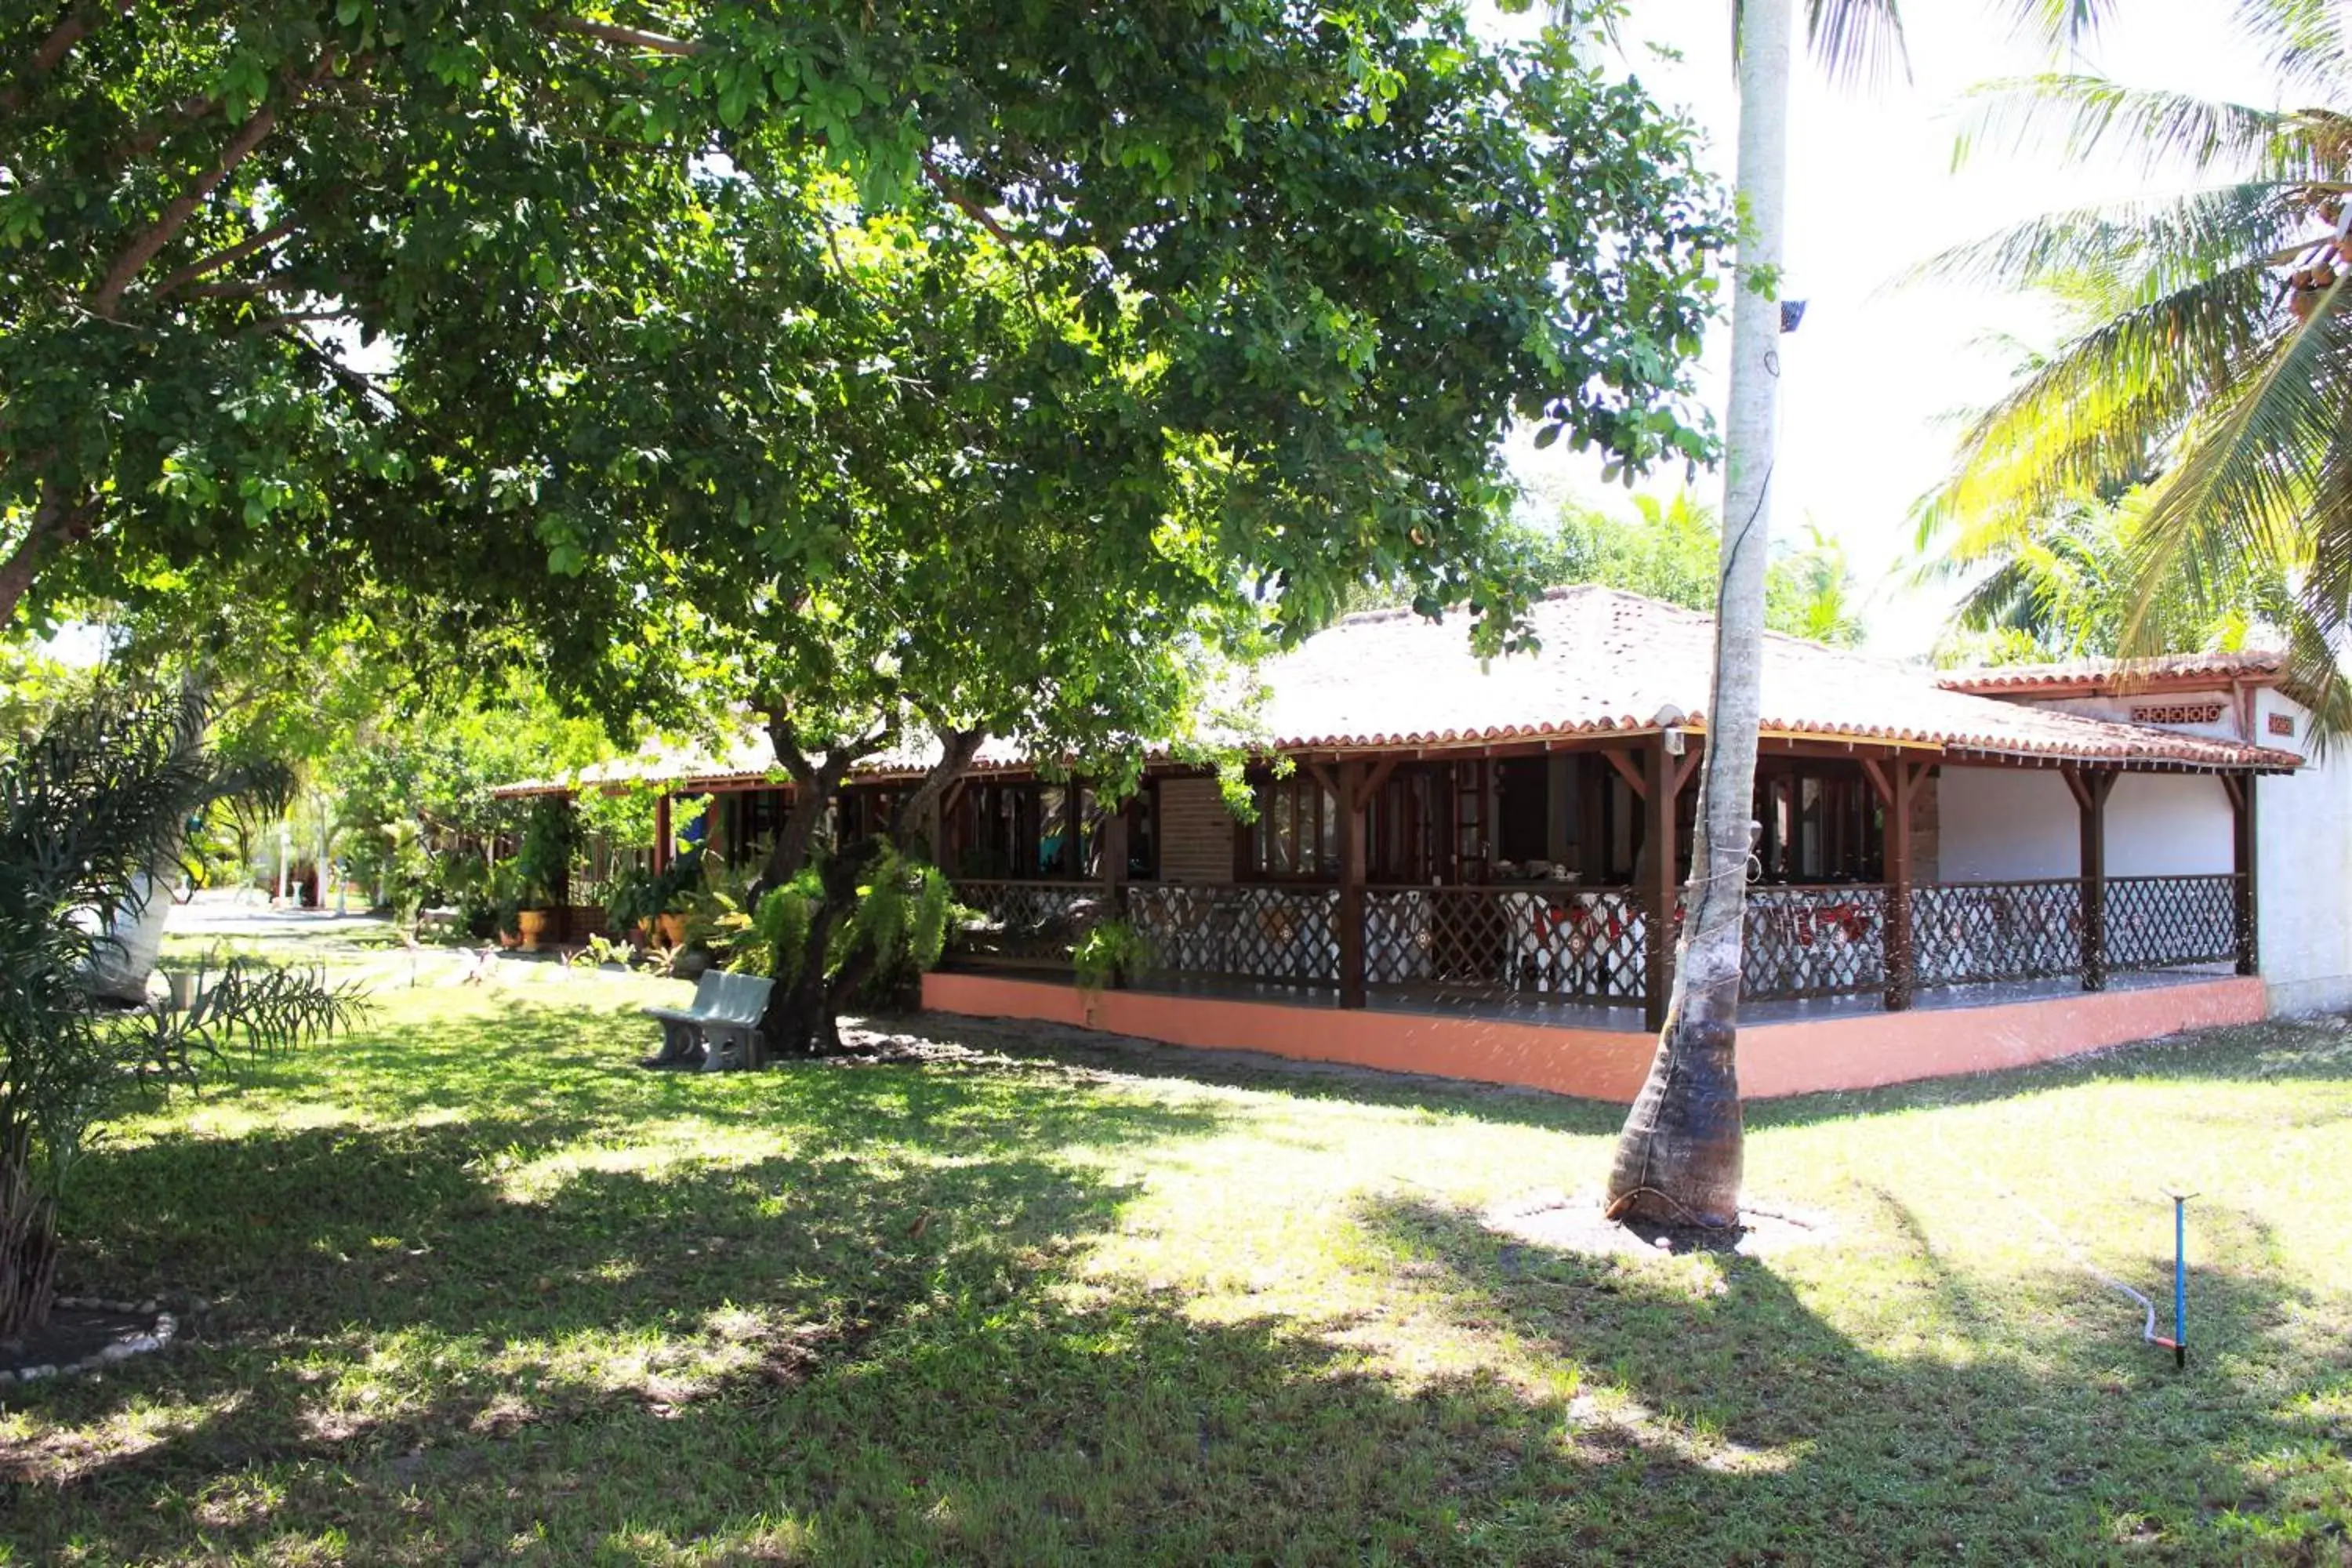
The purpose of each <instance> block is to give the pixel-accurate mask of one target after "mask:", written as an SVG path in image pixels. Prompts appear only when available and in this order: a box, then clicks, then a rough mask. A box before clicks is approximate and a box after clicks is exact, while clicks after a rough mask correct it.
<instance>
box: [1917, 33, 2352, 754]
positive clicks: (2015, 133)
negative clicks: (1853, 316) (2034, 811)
mask: <svg viewBox="0 0 2352 1568" xmlns="http://www.w3.org/2000/svg"><path fill="white" fill-rule="evenodd" d="M2237 19H2238V23H2239V25H2240V26H2241V27H2242V29H2243V31H2244V32H2245V33H2246V35H2247V36H2248V37H2249V39H2250V40H2251V41H2252V44H2253V45H2254V46H2255V47H2257V48H2259V49H2260V50H2262V51H2263V55H2264V57H2265V58H2267V59H2268V60H2269V61H2270V63H2271V65H2272V68H2273V74H2274V76H2275V78H2276V80H2277V87H2278V95H2279V100H2280V101H2282V102H2284V103H2286V104H2289V105H2292V107H2286V108H2266V107H2262V106H2258V105H2251V104H2239V103H2228V102H2215V101H2209V100H2200V99H2198V98H2195V97H2192V96H2189V95H2185V94H2180V93H2174V92H2164V91H2151V90H2146V89H2136V88H2133V87H2130V86H2128V85H2126V84H2124V83H2120V82H2117V81H2115V80H2112V79H2108V78H2106V77H2104V76H2098V75H2094V74H2085V73H2080V72H2074V73H2063V74H2050V75H2045V76H2041V77H2036V78H2032V79H2025V80H2021V81H2014V82H2007V83H2000V84H1995V85H1994V86H1993V87H1992V88H1990V89H1987V100H1986V102H1985V104H1984V106H1983V111H1982V114H1981V116H1980V118H1979V123H1977V124H1976V125H1974V126H1972V127H1971V128H1970V130H1969V132H1968V134H1967V137H1966V139H1965V140H1964V143H1963V147H1964V150H1966V149H1968V148H1969V147H1973V146H1976V145H1980V144H1983V143H1987V142H2022V143H2027V144H2031V145H2033V146H2036V147H2042V146H2047V147H2051V148H2053V149H2054V150H2055V151H2056V152H2057V153H2060V154H2061V155H2063V156H2065V157H2067V158H2069V159H2093V158H2104V157H2110V156H2120V157H2122V158H2125V159H2128V160H2132V161H2135V162H2137V163H2139V164H2140V165H2141V166H2144V167H2146V168H2147V169H2148V170H2149V171H2150V173H2151V174H2158V173H2161V174H2167V175H2168V176H2173V177H2177V176H2179V175H2180V174H2187V175H2188V176H2189V184H2190V188H2189V190H2188V191H2187V192H2186V193H2185V194H2182V195H2177V196H2168V197H2164V198H2160V199H2152V200H2148V201H2144V202H2138V203H2134V204H2131V205H2122V206H2116V207H2097V208H2084V209H2077V210H2074V211H2066V212H2060V213H2054V214H2051V215H2049V216H2045V217H2042V218H2040V219H2037V220H2034V221H2032V222H2030V223H2027V224H2024V225H2021V226H2018V227H2016V228H2014V229H2012V230H2010V231H2009V232H2006V233H2003V234H2000V235H1998V236H1995V237H1991V238H1990V239H1988V240H1986V241H1984V242H1981V243H1979V244H1976V245H1972V246H1968V247H1961V248H1959V249H1958V250H1955V251H1953V252H1950V253H1948V254H1947V255H1945V256H1943V257H1941V258H1937V260H1936V261H1935V262H1934V263H1932V264H1931V267H1932V268H1933V269H1934V270H1937V271H1938V272H1941V273H1944V274H1947V275H1953V276H1958V277H1963V278H1969V279H1985V280H1992V281H1997V282H2000V283H2004V284H2008V285H2011V286H2015V287H2018V288H2022V289H2044V290H2049V291H2051V292H2053V294H2055V295H2056V296H2057V297H2058V298H2059V299H2060V300H2062V301H2063V303H2064V304H2065V305H2066V306H2067V307H2068V312H2069V316H2070V319H2071V321H2072V322H2073V330H2072V332H2071V334H2070V336H2069V337H2068V339H2067V341H2066V342H2064V343H2063V345H2062V346H2061V347H2060V348H2059V349H2058V351H2057V352H2055V353H2051V354H2048V355H2046V356H2042V357H2040V358H2037V359H2036V360H2034V361H2032V363H2029V364H2028V365H2027V366H2026V367H2025V368H2024V369H2023V371H2022V373H2021V374H2020V376H2019V378H2018V379H2017V381H2016V383H2015V384H2014V386H2013V387H2012V388H2011V391H2010V392H2009V394H2008V395H2006V396H2004V397H2003V398H2001V399H2000V401H1999V402H1997V403H1996V404H1994V405H1992V406H1991V407H1990V408H1989V409H1987V410H1986V411H1985V412H1984V413H1983V414H1982V415H1981V416H1979V418H1978V419H1976V420H1975V421H1974V422H1973V424H1972V425H1971V426H1969V429H1968V430H1967V432H1966V433H1965V436H1964V438H1963V441H1962V446H1961V453H1960V459H1959V462H1958V466H1957V467H1956V468H1955V470H1954V472H1953V474H1952V475H1951V477H1950V479H1948V482H1947V483H1946V484H1945V485H1943V486H1942V487H1941V488H1940V489H1938V490H1937V492H1936V493H1935V494H1933V495H1931V496H1930V497H1929V498H1927V502H1926V503H1925V505H1924V507H1923V526H1924V529H1925V531H1927V535H1928V537H1929V538H1930V539H1931V540H1932V541H1934V542H1937V544H1939V545H1947V546H1948V547H1949V548H1951V549H1953V550H1955V551H1958V552H1978V553H1984V552H2007V553H2011V554H2013V555H2014V556H2016V557H2017V558H2018V559H2020V560H2026V559H2030V558H2031V555H2030V552H2031V551H2032V547H2033V544H2032V542H2033V541H2034V540H2036V538H2037V537H2038V536H2040V535H2041V534H2042V532H2043V531H2044V530H2045V529H2047V528H2048V527H2049V526H2050V522H2051V520H2053V519H2056V518H2063V517H2065V516H2067V515H2068V514H2069V513H2070V512H2079V511H2080V510H2081V509H2083V508H2085V507H2095V506H2097V505H2099V504H2101V503H2103V502H2104V501H2105V500H2110V499H2113V498H2115V497H2116V496H2118V495H2121V494H2123V493H2124V492H2126V491H2127V490H2135V489H2137V500H2136V501H2135V508H2136V510H2137V513H2138V516H2137V521H2135V522H2134V524H2133V525H2132V527H2131V528H2130V530H2129V537H2128V539H2127V540H2125V541H2122V542H2123V543H2125V544H2126V545H2127V546H2128V559H2127V561H2126V562H2125V563H2121V565H2122V567H2123V575H2124V577H2125V579H2126V581H2127V584H2128V588H2127V592H2126V597H2127V598H2128V601H2129V607H2128V610H2127V612H2126V614H2124V615H2123V616H2122V626H2121V628H2120V635H2119V637H2118V638H2117V651H2120V652H2126V653H2143V652H2158V651H2164V650H2166V649H2167V648H2168V647H2169V646H2171V645H2173V644H2174V643H2176V642H2177V641H2178V640H2179V638H2180V637H2183V636H2186V635H2192V634H2193V633H2194V632H2195V631H2196V629H2197V628H2198V627H2199V626H2201V625H2204V624H2209V623H2213V622H2216V621H2220V620H2222V619H2225V618H2226V617H2228V616H2230V615H2231V614H2232V612H2233V611H2234V610H2235V609H2236V608H2237V607H2238V601H2240V600H2241V599H2242V595H2243V593H2244V591H2245V589H2246V586H2247V584H2248V581H2249V574H2250V573H2252V574H2257V575H2260V576H2262V577H2264V578H2266V579H2267V580H2269V581H2273V582H2283V583H2284V584H2287V585H2289V586H2290V587H2291V588H2292V590H2293V592H2292V593H2291V594H2290V595H2286V596H2285V598H2284V602H2283V603H2282V602H2279V601H2278V600H2276V599H2273V601H2272V602H2271V604H2270V605H2269V606H2268V608H2269V610H2270V611H2271V613H2272V615H2273V618H2274V619H2275V620H2276V621H2277V622H2278V623H2279V627H2278V629H2279V630H2280V631H2281V632H2282V633H2283V634H2284V636H2285V637H2287V639H2288V643H2289V647H2290V648H2291V650H2292V655H2291V659H2290V666H2289V678H2290V680H2291V682H2292V683H2293V685H2294V688H2295V689H2296V690H2297V692H2298V695H2301V696H2303V697H2304V698H2305V699H2306V700H2308V701H2310V702H2311V703H2312V705H2313V706H2314V707H2315V709H2317V710H2319V712H2320V713H2321V714H2322V715H2323V716H2325V717H2324V720H2323V724H2324V729H2325V731H2327V732H2332V731H2334V730H2335V728H2336V721H2335V719H2334V717H2333V715H2335V714H2336V713H2337V712H2339V711H2340V710H2341V709H2342V707H2343V704H2342V701H2341V696H2342V691H2343V680H2342V675H2341V670H2340V663H2339V659H2338V658H2337V653H2336V650H2338V649H2340V648H2341V647H2342V644H2343V638H2344V636H2345V632H2346V629H2347V617H2352V446H2347V435H2346V429H2345V424H2344V418H2343V410H2344V406H2345V400H2346V397H2347V386H2352V324H2347V319H2346V317H2345V314H2344V310H2343V306H2344V301H2345V300H2346V298H2347V294H2352V290H2347V289H2345V288H2344V287H2343V286H2342V282H2343V278H2344V275H2345V273H2346V272H2347V270H2352V241H2347V236H2352V209H2347V206H2346V203H2345V195H2344V193H2345V192H2346V191H2347V189H2352V136H2348V135H2347V127H2352V119H2347V112H2348V111H2347V105H2346V103H2345V102H2344V86H2343V84H2344V80H2345V76H2346V68H2347V65H2352V37H2347V31H2346V29H2347V19H2346V17H2345V16H2344V14H2343V12H2342V10H2341V9H2340V8H2338V7H2333V6H2321V5H2301V4H2294V3H2292V0H2250V3H2249V4H2247V5H2242V6H2241V7H2239V9H2238V12H2237ZM2053 544H2063V536H2062V538H2061V539H2060V540H2053Z"/></svg>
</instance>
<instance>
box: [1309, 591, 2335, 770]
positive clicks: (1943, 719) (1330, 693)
mask: <svg viewBox="0 0 2352 1568" xmlns="http://www.w3.org/2000/svg"><path fill="white" fill-rule="evenodd" d="M1533 620H1534V625H1535V629H1536V632H1537V635H1538V637H1541V638H1542V641H1543V649H1542V651H1541V652H1540V653H1538V654H1536V655H1533V656H1520V657H1517V658H1502V659H1496V660H1494V661H1492V662H1491V663H1489V664H1486V665H1483V666H1482V665H1481V664H1480V662H1479V661H1478V660H1477V659H1476V658H1474V657H1473V656H1472V655H1471V652H1470V648H1469V644H1468V642H1467V639H1466V637H1465V634H1464V629H1463V625H1462V623H1461V622H1460V621H1459V620H1453V621H1448V622H1444V623H1435V624H1433V623H1431V622H1429V621H1426V620H1423V619H1422V618H1421V617H1419V616H1413V615H1412V614H1411V613H1410V612H1407V611H1393V612H1381V613H1376V614H1373V615H1368V616H1351V617H1349V619H1348V620H1345V621H1342V622H1341V623H1340V624H1339V625H1338V626H1334V627H1332V628H1331V629H1330V630H1329V631H1327V632H1325V633H1323V634H1322V635H1321V636H1319V637H1314V638H1312V639H1310V640H1309V641H1308V642H1307V643H1306V644H1304V645H1302V646H1301V647H1298V648H1297V649H1296V650H1294V651H1292V652H1290V653H1288V654H1286V655H1284V656H1283V657H1282V658H1277V659H1276V660H1275V661H1274V662H1273V663H1272V664H1271V665H1269V666H1268V668H1267V669H1266V675H1265V679H1266V681H1267V684H1268V686H1269V687H1270V688H1271V689H1272V698H1271V700H1270V701H1269V703H1268V705H1267V710H1266V719H1267V721H1268V726H1269V729H1270V730H1271V732H1272V733H1273V735H1274V736H1275V741H1276V746H1277V747H1278V748H1279V749H1282V750H1286V751H1314V750H1325V749H1338V748H1355V747H1375V746H1402V745H1412V746H1423V745H1443V744H1446V743H1459V742H1480V741H1502V740H1514V739H1522V738H1529V737H1544V736H1554V735H1589V734H1595V733H1601V732H1605V731H1615V730H1641V731H1646V730H1654V729H1657V728H1661V727H1663V726H1668V725H1674V724H1677V723H1680V724H1684V725H1687V726H1689V727H1692V728H1696V729H1704V728H1705V727H1706V710H1707V709H1708V707H1709V704H1710V700H1711V695H1712V687H1713V670H1714V654H1715V649H1714V639H1715V622H1714V619H1713V617H1711V616H1703V615H1700V614H1698V613H1696V612H1695V611H1691V610H1684V609H1678V608H1676V607H1675V606H1673V605H1663V604H1660V603H1658V602H1657V601H1655V600H1654V599H1644V598H1642V597H1640V596H1638V595H1633V594H1626V593H1621V592H1618V591H1617V590H1614V589H1610V588H1600V587H1591V586H1585V587H1575V588H1562V589H1555V590H1553V591H1552V592H1551V593H1549V594H1548V595H1545V597H1544V599H1543V600H1542V602H1541V603H1539V604H1538V605H1536V607H1535V612H1534V616H1533ZM1763 720H1764V729H1765V731H1767V732H1768V733H1777V734H1784V735H1818V736H1822V737H1827V738H1834V739H1839V740H1867V741H1878V742H1898V743H1909V744H1916V745H1922V746H1928V747H1938V748H1945V749H1950V750H1957V751H1962V752H1978V753H1982V754H1987V755H2000V756H2014V757H2030V758H2037V759H2042V758H2046V759H2054V760H2065V761H2084V762H2109V761H2142V762H2150V763H2176V764H2182V765H2188V766H2192V767H2248V766H2253V767H2293V766H2295V765H2297V764H2298V763H2300V761H2301V759H2300V758H2298V757H2296V756H2294V754H2293V753H2291V752H2274V751H2271V750H2268V749H2267V748H2263V747H2256V746H2244V745H2239V744H2236V743H2234V742H2223V741H2214V740H2209V739H2206V738H2204V737H2201V736H2193V735H2182V734H2178V733H2175V732H2173V731H2167V730H2158V729H2153V728H2149V727H2146V726H2141V725H2136V724H2117V723H2109V722H2106V721H2101V720H2096V719H2086V718H2081V717H2077V716H2075V715H2074V714H2068V713H2057V712H2052V711H2049V710H2042V709H2034V708H2024V707H2020V706H2018V705H2017V704H2015V703H2011V702H2001V701H1996V700H1992V699H1990V698H1985V697H1979V696H1975V695H1971V694H1969V693H1965V692H1961V691H1958V690H1954V689H1950V688H1948V687H1946V686H1944V685H1942V684H1940V683H1939V682H1938V681H1937V679H1936V677H1935V676H1934V674H1933V673H1932V672H1931V671H1928V670H1926V669H1922V668H1918V667H1916V666H1911V665H1905V664H1899V663H1896V662H1895V661H1893V660H1891V659H1885V658H1875V657H1874V656H1871V655H1868V654H1863V653H1856V652H1853V651H1851V650H1848V649H1844V648H1832V647H1822V645H1821V644H1818V643H1811V642H1806V641H1804V640H1802V639H1801V638H1798V637H1783V636H1781V635H1780V634H1778V633H1773V634H1769V635H1768V636H1767V637H1766V638H1765V647H1764V691H1763Z"/></svg>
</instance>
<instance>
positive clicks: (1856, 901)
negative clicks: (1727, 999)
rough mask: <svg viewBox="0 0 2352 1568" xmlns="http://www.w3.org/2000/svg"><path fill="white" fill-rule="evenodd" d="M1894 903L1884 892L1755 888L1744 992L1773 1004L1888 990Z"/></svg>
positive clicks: (1746, 933)
mask: <svg viewBox="0 0 2352 1568" xmlns="http://www.w3.org/2000/svg"><path fill="white" fill-rule="evenodd" d="M1886 899H1887V893H1886V889H1885V888H1878V887H1821V888H1806V887H1797V888H1788V887H1761V888H1750V889H1748V918H1747V921H1746V922H1745V924H1744V925H1743V926H1742V928H1741V933H1742V939H1743V940H1742V942H1741V946H1740V988H1741V990H1742V992H1743V993H1744V994H1747V995H1748V996H1751V997H1755V998H1757V999H1758V1000H1769V999H1772V998H1776V997H1777V998H1788V997H1801V996H1844V995H1850V994H1853V993H1855V992H1859V991H1877V990H1881V989H1884V988H1885V984H1886Z"/></svg>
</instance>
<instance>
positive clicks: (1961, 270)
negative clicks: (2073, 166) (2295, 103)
mask: <svg viewBox="0 0 2352 1568" xmlns="http://www.w3.org/2000/svg"><path fill="white" fill-rule="evenodd" d="M2306 191H2307V187H2306V186H2305V184H2303V183H2301V182H2299V181H2284V180H2249V181H2242V182H2240V183H2237V184H2227V185H2216V186H2212V187H2210V188H2208V189H2205V190H2200V191H2194V192H2191V193H2189V194H2188V195H2182V196H2179V197H2175V198H2172V199H2170V200H2167V201H2161V202H2147V203H2130V204H2124V205H2116V206H2101V207H2078V208H2074V209H2071V210H2069V211H2064V212H2055V213H2046V214H2043V215H2042V216H2039V217H2034V218H2030V219H2028V220H2026V221H2025V222H2023V223H2020V224H2016V225H2013V226H2011V227H2008V228H2005V229H2002V230H2000V232H1998V233H1995V234H1992V235H1989V236H1987V237H1985V238H1983V239H1979V240H1974V241H1971V242H1969V244H1966V245H1958V246H1954V247H1951V248H1949V249H1948V250H1944V251H1941V252H1938V253H1937V255H1934V256H1931V257H1929V258H1927V260H1925V261H1922V262H1920V263H1919V264H1918V265H1917V266H1916V267H1914V268H1911V269H1910V270H1909V272H1907V273H1906V274H1905V276H1904V279H1903V281H1904V282H1906V283H1909V282H1918V281H1925V280H1927V279H1938V280H1944V281H1953V282H1962V283H1971V284H1978V285H1982V286H1988V287H1996V288H2005V289H2044V288H2053V287H2061V286H2068V285H2073V284H2075V283H2077V282H2079V281H2080V280H2082V279H2086V278H2087V279H2095V280H2096V281H2097V282H2098V283H2099V285H2100V292H2101V293H2102V294H2103V295H2105V296H2106V297H2108V298H2109V299H2111V300H2113V301H2114V302H2115V303H2116V307H2117V308H2119V309H2120V308H2125V307H2128V306H2130V305H2135V304H2147V303H2150V302H2152V301H2154V300H2159V299H2161V298H2163V297H2164V296H2166V295H2168V294H2174V293H2178V292H2179V291H2180V290H2182V289H2188V288H2189V287H2190V286H2191V285H2193V284H2195V283H2198V282H2200V281H2202V280H2205V279H2213V278H2217V277H2220V276H2221V275H2223V274H2225V273H2228V272H2231V271H2235V270H2238V269H2240V268H2244V267H2246V266H2248V265H2250V264H2251V265H2257V266H2263V265H2277V264H2279V263H2280V262H2281V261H2283V260H2284V259H2286V258H2292V257H2293V256H2294V255H2295V254H2296V253H2297V252H2298V251H2299V250H2301V249H2303V248H2307V247H2309V246H2310V245H2311V244H2312V243H2313V242H2314V241H2315V239H2316V238H2317V237H2318V230H2317V227H2316V225H2315V219H2314V217H2313V215H2312V210H2311V206H2310V204H2309V202H2308V200H2307V195H2306Z"/></svg>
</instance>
